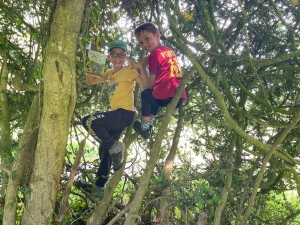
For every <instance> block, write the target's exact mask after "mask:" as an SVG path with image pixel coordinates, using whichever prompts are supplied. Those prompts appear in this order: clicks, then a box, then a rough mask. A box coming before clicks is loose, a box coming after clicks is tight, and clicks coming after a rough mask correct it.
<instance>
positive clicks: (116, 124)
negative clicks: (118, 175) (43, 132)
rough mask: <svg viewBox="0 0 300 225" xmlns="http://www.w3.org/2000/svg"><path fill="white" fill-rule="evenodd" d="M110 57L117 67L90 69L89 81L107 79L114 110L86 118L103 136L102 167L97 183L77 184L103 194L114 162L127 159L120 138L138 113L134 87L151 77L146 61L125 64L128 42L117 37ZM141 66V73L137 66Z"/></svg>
mask: <svg viewBox="0 0 300 225" xmlns="http://www.w3.org/2000/svg"><path fill="white" fill-rule="evenodd" d="M108 52H109V54H108V56H107V59H108V60H109V61H110V62H111V63H112V65H113V68H112V69H111V70H109V71H107V72H105V73H104V74H94V73H92V72H87V73H86V82H87V84H89V85H94V84H99V83H102V82H105V81H107V83H108V91H109V102H110V105H111V110H110V111H108V112H96V113H95V114H93V116H92V118H91V119H90V115H87V116H85V117H84V118H83V119H82V125H83V127H84V128H85V129H86V130H88V126H89V124H90V125H91V135H92V136H93V137H94V138H95V139H97V140H99V139H100V140H101V144H100V148H99V156H100V160H101V162H100V166H99V168H98V171H97V174H96V177H97V180H96V182H95V184H86V183H83V182H81V181H79V182H77V183H76V184H75V185H76V186H77V187H78V188H80V189H81V190H82V191H83V192H85V193H87V194H92V195H95V194H100V193H101V192H102V191H103V187H104V185H105V183H106V182H107V180H108V175H109V171H110V168H111V164H113V170H114V171H117V170H119V169H120V168H121V167H122V164H123V161H124V151H125V144H124V143H123V142H118V140H119V138H120V136H121V134H122V132H123V131H124V130H125V128H127V127H128V126H130V124H131V123H132V122H133V120H134V117H135V111H136V109H135V107H134V96H133V88H134V83H135V82H136V83H138V84H139V85H141V86H142V87H143V88H148V87H149V84H148V83H149V81H148V79H149V77H148V74H147V72H146V69H145V66H144V65H143V64H142V63H132V64H131V66H124V64H125V62H126V61H127V60H128V50H127V44H126V43H125V42H123V41H121V40H116V41H113V42H111V43H109V45H108ZM135 69H137V70H139V71H140V74H141V76H140V75H139V74H138V73H137V71H136V70H135Z"/></svg>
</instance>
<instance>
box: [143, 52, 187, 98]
mask: <svg viewBox="0 0 300 225" xmlns="http://www.w3.org/2000/svg"><path fill="white" fill-rule="evenodd" d="M149 72H150V73H153V74H156V80H155V84H154V87H153V92H152V95H153V97H154V98H156V99H167V98H172V97H173V96H174V94H175V91H176V89H177V87H178V85H179V83H180V81H181V78H182V75H183V73H182V70H181V68H180V66H179V65H178V63H177V58H176V56H175V53H174V51H173V50H172V49H170V48H168V47H166V46H160V47H158V48H156V49H154V50H153V51H152V52H151V53H150V55H149ZM180 98H183V99H186V93H185V90H184V91H183V92H182V94H181V97H180Z"/></svg>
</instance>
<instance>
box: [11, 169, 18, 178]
mask: <svg viewBox="0 0 300 225" xmlns="http://www.w3.org/2000/svg"><path fill="white" fill-rule="evenodd" d="M17 176H18V171H17V170H15V171H14V172H12V174H11V179H12V180H15V179H16V178H17Z"/></svg>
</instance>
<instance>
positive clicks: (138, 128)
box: [133, 123, 152, 139]
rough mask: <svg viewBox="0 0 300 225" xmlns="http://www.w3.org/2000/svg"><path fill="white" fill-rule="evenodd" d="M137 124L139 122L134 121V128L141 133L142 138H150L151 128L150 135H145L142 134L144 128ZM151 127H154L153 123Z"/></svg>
mask: <svg viewBox="0 0 300 225" xmlns="http://www.w3.org/2000/svg"><path fill="white" fill-rule="evenodd" d="M136 124H137V123H134V124H133V129H134V131H135V132H137V133H138V134H139V135H141V136H142V138H144V139H149V138H150V130H149V135H147V136H145V135H143V134H142V132H143V130H142V128H141V127H140V126H139V125H140V124H138V125H136ZM151 128H152V125H151V126H150V128H149V129H151Z"/></svg>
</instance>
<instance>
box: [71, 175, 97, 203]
mask: <svg viewBox="0 0 300 225" xmlns="http://www.w3.org/2000/svg"><path fill="white" fill-rule="evenodd" d="M74 185H75V187H76V188H78V189H79V190H80V191H82V193H84V194H85V195H86V196H87V197H88V198H89V199H90V200H91V201H93V202H98V201H99V199H100V194H102V192H103V187H98V186H96V185H95V184H87V183H84V182H82V181H81V180H79V181H78V182H74Z"/></svg>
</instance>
